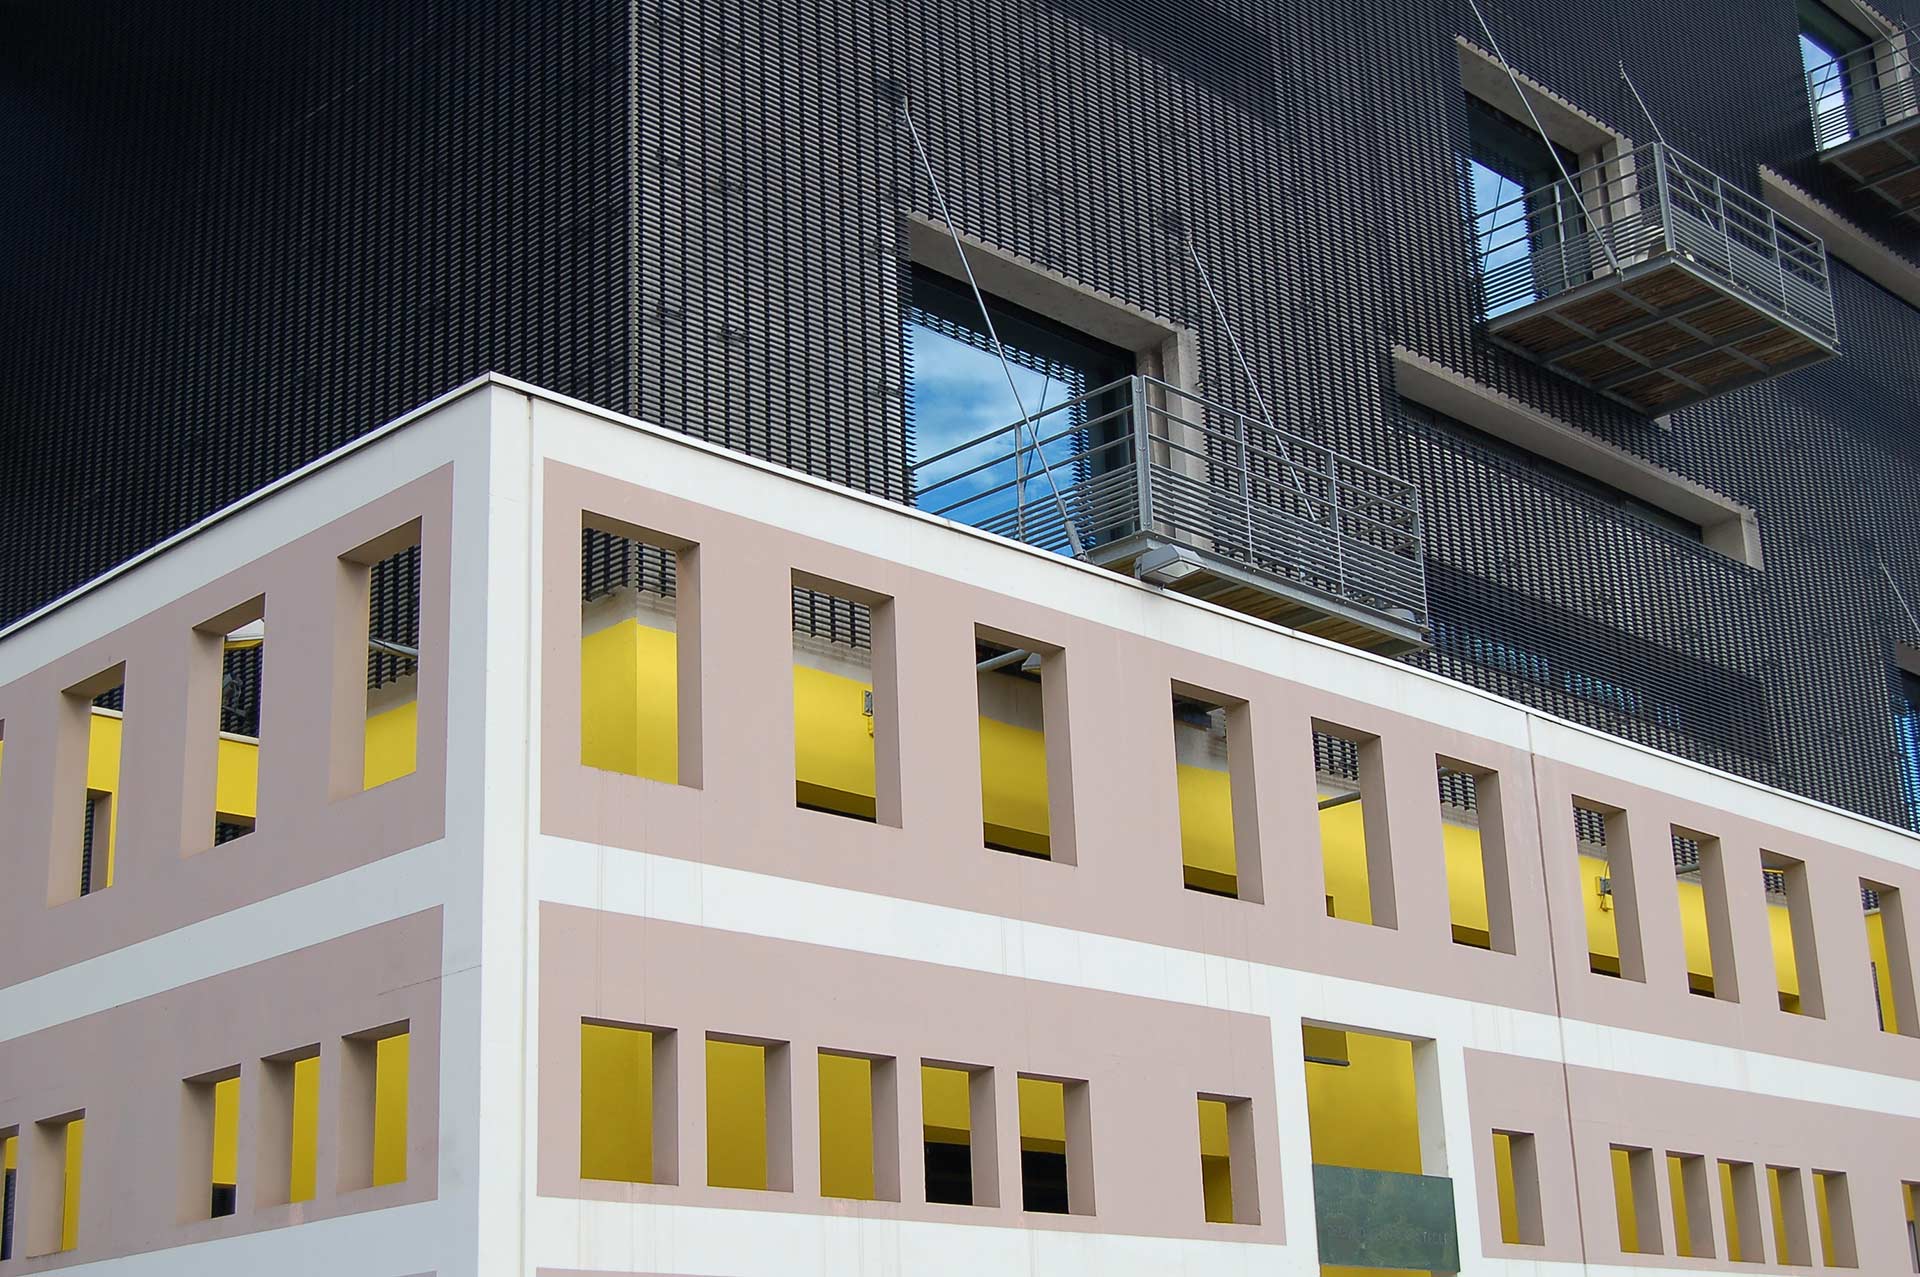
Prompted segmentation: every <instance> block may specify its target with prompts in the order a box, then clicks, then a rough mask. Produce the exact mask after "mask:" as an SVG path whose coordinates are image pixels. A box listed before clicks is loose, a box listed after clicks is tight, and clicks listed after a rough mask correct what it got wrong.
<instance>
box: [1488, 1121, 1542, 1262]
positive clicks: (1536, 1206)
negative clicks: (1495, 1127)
mask: <svg viewBox="0 0 1920 1277" xmlns="http://www.w3.org/2000/svg"><path fill="white" fill-rule="evenodd" d="M1493 1171H1494V1182H1495V1187H1496V1191H1497V1193H1498V1195H1499V1199H1500V1240H1501V1241H1503V1242H1505V1243H1506V1244H1507V1245H1509V1246H1542V1245H1545V1244H1546V1240H1547V1237H1546V1221H1545V1219H1544V1218H1543V1213H1542V1211H1541V1209H1540V1161H1539V1154H1538V1153H1537V1151H1536V1145H1535V1143H1534V1138H1533V1135H1532V1134H1531V1133H1530V1132H1527V1131H1495V1132H1494V1133H1493Z"/></svg>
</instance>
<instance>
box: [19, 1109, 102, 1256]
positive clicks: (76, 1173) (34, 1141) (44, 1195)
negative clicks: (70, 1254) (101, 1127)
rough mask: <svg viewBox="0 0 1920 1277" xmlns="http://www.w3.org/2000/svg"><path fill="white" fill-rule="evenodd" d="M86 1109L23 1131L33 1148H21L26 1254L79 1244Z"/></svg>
mask: <svg viewBox="0 0 1920 1277" xmlns="http://www.w3.org/2000/svg"><path fill="white" fill-rule="evenodd" d="M86 1133H87V1118H86V1114H85V1113H84V1112H77V1113H71V1114H68V1115H66V1116H63V1117H56V1118H48V1119H46V1120H44V1121H39V1122H35V1123H34V1124H33V1126H32V1127H31V1128H29V1129H28V1130H25V1131H23V1132H21V1134H22V1135H23V1136H25V1137H27V1138H28V1141H29V1142H28V1146H27V1147H25V1148H22V1149H21V1150H20V1151H19V1154H18V1157H19V1160H20V1163H21V1167H22V1169H23V1170H24V1171H25V1173H26V1174H27V1176H28V1177H29V1184H28V1188H29V1189H30V1191H29V1193H28V1194H27V1208H28V1217H27V1220H26V1226H25V1229H24V1231H25V1234H26V1236H25V1242H26V1258H28V1259H33V1258H37V1257H39V1256H42V1255H54V1254H59V1253H60V1252H62V1251H69V1250H73V1249H75V1248H76V1247H78V1246H79V1245H80V1208H81V1201H80V1189H81V1184H82V1181H83V1179H84V1173H85V1160H86Z"/></svg>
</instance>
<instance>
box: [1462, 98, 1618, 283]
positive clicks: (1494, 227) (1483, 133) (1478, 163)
mask: <svg viewBox="0 0 1920 1277" xmlns="http://www.w3.org/2000/svg"><path fill="white" fill-rule="evenodd" d="M1467 125H1468V139H1469V144H1470V145H1469V150H1468V153H1467V193H1468V197H1469V199H1470V200H1471V201H1472V208H1471V209H1469V213H1470V214H1471V216H1472V218H1473V237H1474V251H1475V253H1476V255H1477V256H1478V259H1479V262H1480V277H1481V282H1482V284H1483V286H1484V288H1485V293H1486V306H1487V316H1488V318H1492V317H1494V316H1497V315H1504V314H1506V313H1507V312H1509V311H1513V310H1518V309H1520V308H1521V307H1523V306H1527V305H1530V304H1531V303H1533V302H1536V301H1538V300H1540V298H1541V297H1543V296H1548V295H1551V294H1552V293H1556V292H1560V291H1562V290H1563V289H1565V288H1567V287H1570V286H1572V285H1573V284H1576V283H1584V282H1585V279H1586V273H1587V271H1588V270H1589V269H1590V265H1591V263H1590V261H1589V259H1588V257H1587V254H1586V253H1585V252H1584V251H1581V250H1578V249H1577V246H1576V249H1575V251H1571V252H1570V251H1569V249H1568V240H1569V237H1570V236H1575V235H1577V234H1579V233H1580V232H1582V231H1584V230H1585V227H1586V219H1585V217H1584V215H1583V213H1582V211H1581V209H1580V208H1579V206H1578V204H1576V203H1575V202H1574V197H1573V194H1572V192H1571V191H1569V190H1568V189H1567V185H1566V182H1565V181H1564V180H1563V179H1562V177H1561V169H1562V167H1563V166H1564V168H1565V169H1566V171H1567V172H1568V173H1576V174H1577V173H1578V172H1579V170H1580V160H1579V157H1578V156H1576V155H1575V154H1574V153H1573V152H1571V151H1568V150H1566V149H1565V148H1563V147H1549V146H1548V144H1547V141H1546V139H1545V138H1543V137H1541V136H1540V134H1539V133H1538V132H1536V131H1535V130H1534V129H1533V127H1532V126H1531V125H1527V124H1522V123H1521V122H1520V121H1518V120H1516V119H1513V118H1512V117H1511V116H1509V115H1507V114H1505V113H1504V112H1502V111H1499V110H1496V109H1495V108H1493V107H1492V106H1489V105H1488V104H1487V103H1485V102H1482V101H1481V100H1480V99H1479V98H1477V97H1474V96H1473V95H1471V94H1469V95H1468V96H1467ZM1556 152H1557V155H1556ZM1576 276H1577V277H1576Z"/></svg>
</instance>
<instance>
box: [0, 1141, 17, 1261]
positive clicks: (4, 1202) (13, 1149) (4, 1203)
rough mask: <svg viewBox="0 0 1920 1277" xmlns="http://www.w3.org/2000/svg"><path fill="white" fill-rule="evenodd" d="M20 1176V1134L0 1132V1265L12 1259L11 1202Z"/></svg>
mask: <svg viewBox="0 0 1920 1277" xmlns="http://www.w3.org/2000/svg"><path fill="white" fill-rule="evenodd" d="M19 1174H20V1132H19V1129H18V1128H15V1129H13V1130H10V1131H4V1132H0V1264H4V1263H5V1262H6V1261H7V1260H9V1259H12V1258H13V1202H14V1194H15V1188H16V1184H17V1181H18V1179H19Z"/></svg>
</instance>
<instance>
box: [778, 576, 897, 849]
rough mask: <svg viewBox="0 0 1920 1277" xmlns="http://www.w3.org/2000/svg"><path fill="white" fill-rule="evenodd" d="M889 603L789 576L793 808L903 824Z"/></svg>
mask: <svg viewBox="0 0 1920 1277" xmlns="http://www.w3.org/2000/svg"><path fill="white" fill-rule="evenodd" d="M892 610H893V603H892V600H890V599H885V598H882V597H880V596H878V595H874V594H871V593H870V592H867V591H861V590H855V589H853V588H852V587H849V586H845V585H840V584H838V583H836V582H829V581H825V580H823V579H821V578H818V577H813V576H809V575H807V574H805V573H801V572H795V573H794V574H793V766H794V801H795V803H796V804H798V805H799V806H801V807H804V808H806V809H808V810H809V811H823V812H830V813H832V814H834V815H837V816H850V817H852V818H853V819H855V820H869V821H877V822H879V823H880V824H883V825H898V824H899V823H900V776H899V766H898V752H897V749H898V746H897V741H898V722H897V719H896V718H895V714H896V713H897V708H896V707H897V704H898V700H899V698H898V696H897V694H896V689H895V686H894V670H895V666H894V657H893V622H892Z"/></svg>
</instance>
